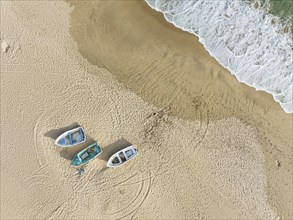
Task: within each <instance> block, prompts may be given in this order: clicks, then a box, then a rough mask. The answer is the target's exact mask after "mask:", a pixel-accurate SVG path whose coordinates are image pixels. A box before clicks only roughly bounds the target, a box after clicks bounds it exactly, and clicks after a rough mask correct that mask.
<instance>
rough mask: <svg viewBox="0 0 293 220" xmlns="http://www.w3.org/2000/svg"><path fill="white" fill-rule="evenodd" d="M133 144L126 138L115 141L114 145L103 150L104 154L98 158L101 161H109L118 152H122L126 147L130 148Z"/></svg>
mask: <svg viewBox="0 0 293 220" xmlns="http://www.w3.org/2000/svg"><path fill="white" fill-rule="evenodd" d="M130 145H131V143H129V142H128V141H127V140H125V139H124V138H121V139H119V140H118V141H115V142H114V143H112V144H109V145H108V146H106V147H104V148H103V153H101V155H100V156H98V158H99V159H101V160H104V161H108V160H109V159H110V157H111V156H112V155H113V154H115V153H116V152H117V151H119V150H122V149H123V148H125V147H128V146H130Z"/></svg>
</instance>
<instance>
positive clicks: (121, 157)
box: [107, 146, 138, 168]
mask: <svg viewBox="0 0 293 220" xmlns="http://www.w3.org/2000/svg"><path fill="white" fill-rule="evenodd" d="M137 155H138V153H137V149H136V148H134V147H133V146H129V147H126V148H124V149H122V150H120V151H118V152H116V153H115V154H113V155H112V156H111V157H110V159H109V160H108V162H107V167H111V168H117V167H119V166H121V165H123V164H125V163H127V162H128V161H130V160H132V159H133V158H135V157H136V156H137Z"/></svg>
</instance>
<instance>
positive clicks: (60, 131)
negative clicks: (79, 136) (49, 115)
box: [44, 122, 80, 141]
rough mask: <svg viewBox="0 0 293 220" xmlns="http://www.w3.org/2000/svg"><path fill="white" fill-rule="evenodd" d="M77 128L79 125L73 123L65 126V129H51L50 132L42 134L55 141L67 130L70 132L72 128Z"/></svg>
mask: <svg viewBox="0 0 293 220" xmlns="http://www.w3.org/2000/svg"><path fill="white" fill-rule="evenodd" d="M77 127H80V125H79V124H78V123H77V122H74V123H72V124H71V125H68V126H65V127H62V128H58V129H52V130H50V131H48V132H46V133H45V134H44V136H45V137H49V138H51V139H53V140H54V141H55V140H56V139H57V138H58V137H59V136H60V135H61V134H63V133H64V132H66V131H68V130H71V129H73V128H77Z"/></svg>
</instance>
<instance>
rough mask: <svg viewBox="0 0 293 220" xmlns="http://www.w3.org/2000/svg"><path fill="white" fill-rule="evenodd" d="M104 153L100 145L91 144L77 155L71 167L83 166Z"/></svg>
mask: <svg viewBox="0 0 293 220" xmlns="http://www.w3.org/2000/svg"><path fill="white" fill-rule="evenodd" d="M101 153H102V149H101V148H100V146H99V145H98V143H94V144H91V145H90V146H88V147H86V148H85V149H83V150H82V151H80V152H79V153H77V154H76V155H75V156H74V157H73V159H72V161H71V165H73V166H80V165H83V164H86V163H88V162H89V161H90V160H92V159H94V158H95V157H97V156H98V155H100V154H101Z"/></svg>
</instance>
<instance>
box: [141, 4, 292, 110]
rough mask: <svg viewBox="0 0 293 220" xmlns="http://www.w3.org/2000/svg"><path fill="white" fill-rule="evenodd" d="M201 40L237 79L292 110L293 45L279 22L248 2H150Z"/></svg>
mask: <svg viewBox="0 0 293 220" xmlns="http://www.w3.org/2000/svg"><path fill="white" fill-rule="evenodd" d="M145 1H146V2H147V3H148V5H149V6H150V7H152V8H153V9H155V10H157V11H160V12H162V13H163V14H164V16H165V18H166V20H167V21H169V22H170V23H172V24H174V25H175V26H176V27H178V28H180V29H182V30H184V31H188V32H190V33H192V34H194V35H196V36H198V37H199V41H200V42H201V43H202V44H203V45H204V46H205V48H206V49H207V50H208V51H209V53H210V54H211V55H212V56H213V57H215V58H216V59H217V60H218V62H219V63H220V64H222V65H223V66H224V67H226V68H227V69H229V71H230V72H231V73H232V74H234V75H235V76H236V78H237V79H238V80H239V81H240V82H243V83H245V84H247V85H249V86H252V87H254V88H255V89H256V90H263V91H266V92H268V93H270V94H272V95H273V97H274V99H275V101H277V102H279V103H280V105H281V107H282V108H283V109H284V110H285V112H287V113H292V112H293V91H292V87H293V55H292V54H293V41H292V38H291V35H290V33H284V31H283V30H284V27H283V25H282V24H281V22H278V21H280V19H279V18H278V17H276V16H274V15H272V14H269V13H267V11H266V10H265V9H264V8H255V7H252V5H251V4H249V3H248V2H245V1H235V0H226V1H214V0H210V1H207V0H188V1H182V0H171V1H170V0H145Z"/></svg>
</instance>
